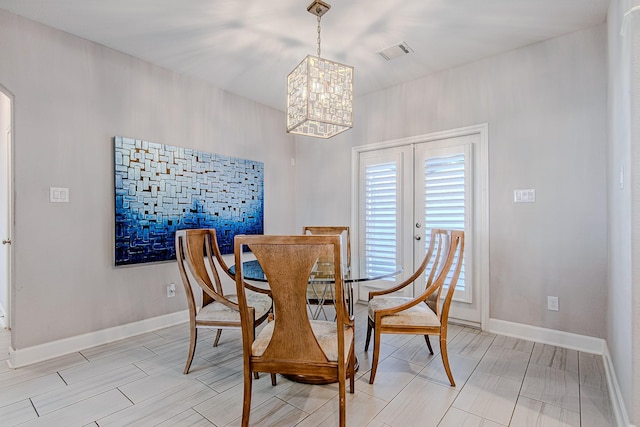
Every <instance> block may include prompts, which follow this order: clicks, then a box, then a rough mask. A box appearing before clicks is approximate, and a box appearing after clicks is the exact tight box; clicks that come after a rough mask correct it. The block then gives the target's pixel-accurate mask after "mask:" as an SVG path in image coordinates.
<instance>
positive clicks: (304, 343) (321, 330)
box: [234, 235, 355, 426]
mask: <svg viewBox="0 0 640 427" xmlns="http://www.w3.org/2000/svg"><path fill="white" fill-rule="evenodd" d="M246 247H248V248H249V249H250V250H251V252H253V255H254V256H255V257H256V259H257V260H258V262H259V263H260V265H261V266H262V269H263V270H264V273H265V276H266V278H267V281H268V282H269V286H270V288H271V294H272V297H273V302H274V317H273V321H270V322H269V323H267V325H266V326H265V327H264V328H263V329H262V330H261V331H260V333H259V335H258V336H257V337H255V328H254V317H255V316H254V315H253V309H252V308H251V307H249V306H248V304H247V303H246V302H245V300H244V298H243V296H244V293H245V292H244V286H243V279H244V273H243V270H242V266H243V264H242V258H243V255H244V250H243V249H245V248H246ZM327 250H329V251H331V252H332V253H333V269H334V275H335V285H336V286H335V289H336V319H335V320H332V321H330V320H313V319H310V318H309V314H308V313H307V309H306V298H307V283H308V281H309V278H310V276H311V275H312V274H313V272H314V268H315V267H316V264H317V261H318V258H319V257H321V256H322V255H323V254H326V253H327ZM234 252H235V265H236V267H237V268H238V271H237V274H236V287H237V290H238V296H239V298H238V301H239V305H240V317H241V319H242V343H243V357H244V405H243V409H242V425H243V426H247V425H248V423H249V415H250V410H251V388H252V373H255V372H270V373H272V374H276V373H278V374H283V375H288V376H294V377H296V376H299V377H305V378H308V379H314V380H315V379H319V378H322V379H330V380H332V381H335V380H337V381H338V391H339V408H340V409H339V422H340V426H344V425H345V424H346V396H345V391H346V385H345V384H346V378H347V377H348V378H349V381H350V382H349V386H350V387H349V389H350V392H351V393H353V392H354V366H355V353H354V319H353V316H352V315H350V314H349V313H348V309H347V301H346V297H345V295H344V291H343V287H344V283H343V280H342V272H341V265H340V238H339V236H335V235H331V236H302V235H297V236H264V235H252V236H236V238H235V247H234ZM272 383H273V384H274V385H275V376H274V375H272Z"/></svg>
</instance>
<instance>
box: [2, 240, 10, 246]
mask: <svg viewBox="0 0 640 427" xmlns="http://www.w3.org/2000/svg"><path fill="white" fill-rule="evenodd" d="M2 244H3V245H10V244H11V239H5V240H3V241H2Z"/></svg>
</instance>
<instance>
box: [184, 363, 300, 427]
mask: <svg viewBox="0 0 640 427" xmlns="http://www.w3.org/2000/svg"><path fill="white" fill-rule="evenodd" d="M292 384H293V383H292V382H291V381H289V380H287V379H286V378H284V377H282V376H280V375H278V380H277V385H275V386H272V385H271V380H270V378H269V376H268V375H261V377H260V379H259V380H253V385H252V393H251V407H252V408H257V407H258V406H260V405H261V404H263V403H264V402H266V401H267V400H269V399H271V398H272V397H275V396H276V395H277V394H278V393H282V392H283V391H285V390H286V389H287V388H288V387H291V385H292ZM243 393H244V384H239V385H237V386H235V387H232V388H230V389H229V390H226V391H225V392H224V393H220V394H218V395H217V396H213V397H211V398H209V399H207V400H205V401H203V402H202V403H200V404H198V405H196V406H194V407H193V409H194V410H195V411H197V412H198V413H200V414H202V415H203V416H204V417H205V418H206V419H208V420H210V421H211V422H212V423H214V424H215V425H216V426H226V425H227V424H229V423H230V422H231V421H233V420H234V419H236V418H238V417H240V416H241V415H242V402H243Z"/></svg>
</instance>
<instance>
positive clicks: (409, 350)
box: [391, 335, 440, 366]
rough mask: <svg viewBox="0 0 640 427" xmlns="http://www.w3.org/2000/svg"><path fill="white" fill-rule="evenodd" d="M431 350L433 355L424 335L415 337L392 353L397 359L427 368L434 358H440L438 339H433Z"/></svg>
mask: <svg viewBox="0 0 640 427" xmlns="http://www.w3.org/2000/svg"><path fill="white" fill-rule="evenodd" d="M430 341H431V348H433V353H434V354H431V353H429V348H428V347H427V343H426V341H425V339H424V336H423V335H415V336H414V337H413V339H411V340H409V341H408V342H407V343H406V344H405V345H403V346H402V347H400V348H398V349H397V350H396V351H394V352H393V353H391V356H393V357H395V358H396V359H401V360H406V361H407V362H411V363H414V364H416V365H422V366H426V365H427V364H428V363H429V362H431V361H432V360H433V359H434V358H436V357H440V346H439V345H438V337H431V338H430Z"/></svg>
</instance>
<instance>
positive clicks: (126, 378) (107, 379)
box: [31, 365, 146, 416]
mask: <svg viewBox="0 0 640 427" xmlns="http://www.w3.org/2000/svg"><path fill="white" fill-rule="evenodd" d="M144 377H146V374H145V373H144V372H142V371H141V370H140V369H138V368H136V367H135V366H133V365H125V366H123V367H121V368H117V369H114V370H112V371H109V372H105V373H103V374H101V375H98V376H95V377H92V378H89V379H87V380H85V381H80V382H77V383H74V384H71V385H68V386H66V387H63V388H56V389H55V390H53V391H50V392H48V393H44V394H40V395H38V396H34V397H32V398H31V401H32V403H33V406H34V407H35V408H36V410H37V411H38V414H40V416H42V415H44V414H48V413H50V412H53V411H56V410H58V409H61V408H64V407H65V406H69V405H72V404H74V403H77V402H80V401H83V400H85V399H88V398H90V397H93V396H95V395H98V394H102V393H105V392H107V391H109V390H112V389H115V388H116V387H120V386H124V385H126V384H128V383H130V382H133V381H136V380H138V379H141V378H144Z"/></svg>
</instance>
